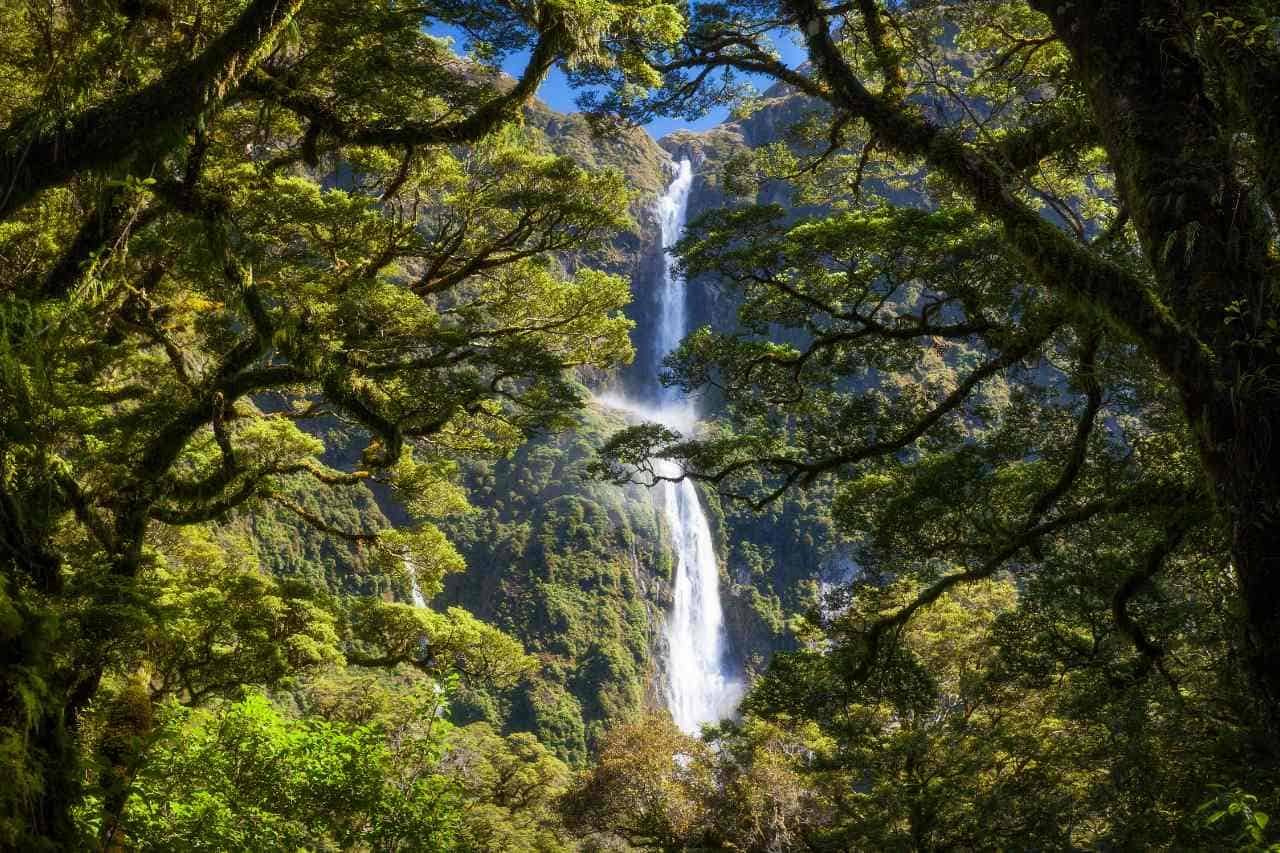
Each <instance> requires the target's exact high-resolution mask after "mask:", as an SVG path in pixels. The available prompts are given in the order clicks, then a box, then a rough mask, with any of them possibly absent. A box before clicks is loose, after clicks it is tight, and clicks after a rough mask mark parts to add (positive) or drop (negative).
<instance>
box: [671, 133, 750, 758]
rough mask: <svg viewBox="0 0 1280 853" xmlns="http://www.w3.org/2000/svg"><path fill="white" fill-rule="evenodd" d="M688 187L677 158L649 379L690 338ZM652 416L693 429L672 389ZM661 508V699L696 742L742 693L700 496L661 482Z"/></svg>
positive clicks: (687, 170)
mask: <svg viewBox="0 0 1280 853" xmlns="http://www.w3.org/2000/svg"><path fill="white" fill-rule="evenodd" d="M692 185H693V164H692V163H690V162H689V160H688V158H682V159H681V160H680V161H679V163H678V164H677V167H676V174H675V177H674V179H673V180H672V182H671V185H670V186H669V187H668V188H667V192H666V194H665V195H663V196H662V198H661V199H659V200H658V222H659V224H660V226H661V229H662V249H663V257H664V260H663V268H662V272H663V275H662V281H660V282H659V284H658V288H657V297H658V306H657V307H658V312H657V317H658V323H657V329H656V333H655V334H654V340H653V348H652V357H653V362H652V363H653V368H654V373H655V374H658V373H660V372H661V369H662V360H663V358H664V357H665V356H666V355H667V353H669V352H670V351H671V350H673V349H674V348H675V347H676V345H678V344H679V343H680V341H681V339H682V338H684V336H685V334H686V333H687V332H688V318H687V316H686V310H685V293H684V281H683V279H682V278H681V277H680V276H679V275H678V273H677V271H676V269H675V264H674V259H673V258H672V257H671V254H670V251H669V250H670V249H671V247H672V246H674V245H675V243H676V241H678V240H679V239H680V236H681V232H682V231H683V230H684V224H685V214H686V212H687V210H688V206H689V190H690V188H691V187H692ZM651 416H652V417H653V419H654V420H657V421H659V422H662V423H665V424H666V425H668V426H670V427H673V428H678V429H681V430H682V431H689V430H690V429H691V428H692V425H693V422H694V417H693V407H692V405H691V404H690V402H689V401H688V400H686V399H685V398H684V397H683V395H682V394H681V393H680V389H678V388H662V389H661V390H660V391H659V392H658V410H657V411H656V412H654V413H651ZM657 470H658V473H659V474H662V475H664V476H668V477H670V476H674V475H677V474H678V473H679V469H678V468H676V467H675V466H674V465H672V464H671V463H660V465H659V467H658V468H657ZM662 504H663V512H664V514H665V516H666V521H667V526H668V528H669V529H670V530H671V538H672V543H673V545H674V546H675V558H676V571H675V590H674V592H675V595H674V604H673V607H672V610H671V614H670V616H669V618H668V620H667V630H666V637H665V640H666V667H665V670H666V671H665V683H664V685H663V695H664V698H665V699H666V702H667V707H668V708H669V709H670V711H671V716H672V717H673V718H674V719H675V722H676V725H678V726H679V727H680V728H681V729H683V730H684V731H686V732H689V733H691V734H696V733H697V732H698V730H699V729H700V727H701V726H702V724H703V723H713V722H718V721H719V720H721V719H722V718H724V717H727V716H730V715H732V714H733V712H734V711H735V710H736V708H737V705H738V701H739V700H740V699H741V698H742V692H743V686H742V682H741V680H740V679H739V678H738V677H737V675H736V674H735V673H734V668H733V666H732V663H731V661H729V660H728V657H727V651H728V643H727V641H726V636H725V629H724V611H723V610H722V609H721V606H720V568H719V563H718V561H717V559H716V551H715V546H714V544H713V540H712V538H711V526H710V524H708V523H707V515H706V512H705V511H704V510H703V508H702V504H701V502H700V501H699V500H698V492H697V490H696V489H695V488H694V486H693V483H692V482H690V481H688V480H681V481H680V482H678V483H671V482H666V483H663V484H662Z"/></svg>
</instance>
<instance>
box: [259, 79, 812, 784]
mask: <svg viewBox="0 0 1280 853" xmlns="http://www.w3.org/2000/svg"><path fill="white" fill-rule="evenodd" d="M797 101H798V99H796V98H794V97H792V96H790V95H789V94H788V93H786V92H785V91H783V90H778V91H774V92H772V93H771V96H770V98H769V99H767V101H766V103H765V105H764V106H763V108H762V109H760V110H758V111H756V112H755V113H754V114H753V115H752V116H750V117H749V118H746V119H744V120H742V121H735V122H730V123H727V124H724V125H721V126H719V127H716V128H713V129H711V130H708V131H705V132H701V133H692V132H680V133H675V134H672V135H670V136H668V137H667V138H665V139H663V140H661V141H654V140H653V139H652V138H651V137H650V136H649V135H648V134H646V133H645V132H644V131H642V130H639V129H637V130H634V131H632V132H630V133H627V134H623V135H621V136H617V137H613V138H607V139H601V138H597V137H594V136H592V134H591V131H590V128H589V126H588V124H587V122H586V121H585V120H584V119H583V118H582V117H580V116H574V115H563V114H560V113H557V112H555V111H553V110H551V109H549V108H547V107H546V106H545V105H542V104H534V105H533V106H531V107H530V108H529V109H528V110H527V111H526V114H525V125H526V129H527V130H528V132H529V134H530V137H531V144H537V145H545V146H546V147H547V148H548V149H550V150H552V151H554V152H556V153H560V154H565V155H568V156H571V157H573V158H574V159H575V160H577V161H578V162H579V163H581V164H582V165H583V166H585V167H587V168H593V169H598V168H610V167H611V168H617V169H619V170H621V171H622V172H623V174H624V175H625V176H626V178H627V182H628V184H629V186H630V187H631V188H632V189H633V191H634V193H635V197H634V201H633V204H632V208H631V214H632V218H633V220H634V226H633V227H632V228H630V229H629V230H627V231H626V232H624V233H622V234H620V235H619V236H618V237H617V238H616V239H615V240H614V241H613V242H612V243H611V245H609V246H608V247H607V248H606V249H605V250H604V251H602V252H599V253H597V254H596V255H594V256H592V257H576V258H564V259H562V261H563V263H564V264H565V265H566V266H568V267H572V266H575V265H578V264H586V263H589V264H592V265H594V266H596V267H599V268H604V269H607V270H609V271H611V272H616V273H621V274H625V275H627V276H629V277H630V279H631V281H632V292H633V301H632V306H631V308H630V309H629V311H628V313H629V314H630V316H631V318H632V319H633V320H634V321H635V323H636V329H635V331H634V333H633V339H634V340H635V342H636V345H637V349H638V350H639V351H644V350H645V341H647V340H649V339H650V338H651V337H652V336H653V330H654V322H655V317H656V310H655V309H656V305H657V302H656V298H655V295H654V289H655V288H654V286H655V284H656V283H657V282H658V281H659V280H660V277H661V273H662V261H663V258H662V250H661V244H660V240H661V237H660V229H659V226H658V223H657V220H656V216H655V201H656V199H657V197H658V196H659V195H661V194H662V193H663V192H664V191H665V190H666V188H667V186H668V184H669V183H670V181H671V178H672V172H673V170H672V164H673V161H674V160H678V159H679V158H681V157H689V158H690V159H691V160H692V161H693V163H694V164H695V169H696V177H695V183H694V186H693V189H692V193H691V197H690V207H689V218H690V220H693V219H695V218H696V217H697V216H699V215H700V214H702V213H704V212H706V211H708V210H711V209H713V208H716V207H719V206H721V205H724V204H731V203H737V202H741V201H743V199H739V198H737V197H735V196H734V195H733V194H732V193H730V192H729V191H728V190H727V188H726V185H725V182H724V179H723V172H724V169H725V167H726V166H727V165H729V164H730V163H731V161H732V160H733V158H735V157H738V156H740V155H742V154H744V153H745V152H747V151H749V150H750V149H751V148H753V147H757V146H760V145H766V144H769V143H771V142H774V141H777V140H778V139H779V138H781V135H782V133H783V130H784V128H785V127H786V126H787V125H788V124H789V123H790V121H791V120H793V118H794V117H795V115H796V111H797V110H798V109H801V108H802V105H800V106H798V105H797ZM786 196H787V193H786V188H785V187H778V186H766V187H763V188H762V189H761V191H760V194H759V195H758V196H757V198H755V199H750V200H760V201H778V202H782V203H785V200H786ZM687 294H688V295H687V298H688V305H689V316H690V321H691V325H692V326H694V327H696V326H698V325H701V324H706V323H709V324H712V325H714V326H717V327H720V328H725V327H727V326H729V325H730V324H731V323H732V322H733V319H734V315H735V312H736V309H737V305H736V303H735V302H734V301H733V299H732V297H731V295H730V294H728V293H727V292H724V291H722V290H720V289H719V288H718V287H716V285H715V283H714V282H707V281H695V282H691V283H690V284H689V286H688V290H687ZM584 379H585V380H586V381H588V382H590V383H592V384H595V385H597V386H598V387H601V388H602V387H606V386H612V387H614V388H620V389H621V390H623V391H624V392H630V393H631V394H632V395H633V396H636V397H643V396H645V395H644V392H645V391H646V390H648V389H651V388H652V387H653V382H654V377H653V376H652V370H651V367H650V366H649V365H647V364H637V365H633V366H632V367H631V368H629V369H624V370H622V371H620V373H619V375H618V376H615V377H584ZM709 405H710V406H712V407H714V401H709ZM621 426H622V423H621V422H620V421H618V420H617V419H616V417H615V416H613V415H610V414H609V413H608V412H606V411H604V410H602V409H593V410H592V411H590V412H588V413H587V415H586V417H585V419H584V421H583V424H582V426H581V428H580V429H579V430H577V431H576V432H575V433H572V434H566V435H559V436H547V437H544V438H540V439H538V440H535V441H533V442H530V443H529V444H527V445H526V446H525V447H523V448H521V449H520V450H519V451H518V452H517V453H516V454H514V455H513V456H512V457H511V458H509V459H504V460H500V461H497V462H493V463H487V464H486V463H473V464H470V465H469V466H467V468H466V470H465V472H464V479H465V481H466V485H467V487H468V489H469V492H470V497H471V501H472V503H473V504H474V505H475V507H476V512H475V513H473V514H472V515H470V516H468V517H466V518H465V519H462V520H458V521H455V522H451V523H450V524H449V525H448V526H447V527H448V529H447V532H448V533H449V534H450V536H451V538H452V539H453V540H454V541H455V542H456V543H457V545H458V547H459V549H460V551H461V552H462V553H463V556H464V557H465V559H466V562H467V566H468V569H467V571H466V573H465V574H462V575H458V576H454V577H451V578H449V579H448V582H447V586H446V589H445V592H444V593H443V594H442V600H441V601H437V602H433V604H436V605H441V604H459V605H462V606H464V607H466V608H468V609H469V610H471V611H473V612H474V613H476V614H477V615H478V616H479V617H481V618H483V619H485V620H487V621H490V622H492V623H494V624H496V625H497V626H498V627H500V628H502V629H504V630H506V631H508V632H510V633H512V634H513V635H515V636H517V637H519V638H520V639H521V640H522V641H523V642H524V643H525V645H526V647H527V648H528V649H529V651H530V652H531V653H533V654H535V655H537V656H538V658H539V659H540V660H541V661H542V664H543V667H542V670H541V672H540V673H538V674H537V675H536V676H534V677H531V678H530V679H528V680H527V681H526V682H525V683H523V684H521V685H519V686H517V687H516V688H514V689H512V690H508V691H503V692H501V693H491V692H486V691H483V690H465V689H464V690H463V691H462V693H461V695H460V696H459V697H458V700H457V702H456V704H455V709H454V712H455V715H456V716H457V717H458V718H459V720H460V721H465V720H474V719H488V720H490V721H492V722H493V723H495V724H496V725H498V726H501V727H503V728H504V729H506V730H509V731H510V730H524V731H532V732H534V733H535V734H536V735H537V736H538V737H539V738H540V739H541V740H542V741H543V742H544V743H546V744H548V745H549V746H551V747H552V748H554V749H555V750H556V751H557V752H558V753H559V754H560V755H561V756H562V757H563V758H565V759H567V760H570V761H572V762H582V761H585V760H586V759H587V756H588V750H589V748H590V746H591V744H592V742H593V740H594V738H595V737H596V736H597V735H598V734H599V733H600V732H601V731H602V730H603V728H604V727H605V726H607V725H608V724H610V723H611V722H613V721H615V720H618V719H621V718H624V717H626V716H628V715H629V714H630V713H632V712H633V711H634V710H635V709H636V708H637V707H638V706H641V705H655V704H658V703H659V702H660V698H659V697H660V694H659V693H658V692H657V691H656V690H655V685H656V684H657V679H658V677H659V670H658V662H657V658H658V654H659V651H660V642H661V641H660V638H661V636H662V625H663V619H664V614H665V613H666V612H667V610H669V608H670V606H671V580H672V577H671V576H672V572H673V565H672V559H671V549H670V547H668V544H667V532H666V531H665V530H664V529H663V521H662V514H661V513H659V512H657V511H656V509H655V506H654V502H653V500H652V496H651V495H650V494H649V493H647V492H646V491H645V490H643V489H639V488H630V489H621V488H617V487H614V486H609V485H605V484H602V483H598V482H592V481H591V480H590V478H589V477H588V475H587V473H586V465H587V463H588V462H589V461H590V460H591V458H592V457H593V454H594V452H595V450H596V448H598V447H599V446H600V444H601V443H602V442H603V441H604V440H605V438H607V437H608V435H610V434H611V433H612V432H613V431H615V430H616V429H618V428H620V427H621ZM354 446H355V444H353V447H354ZM334 461H335V463H336V464H339V465H341V463H342V460H338V459H335V460H334ZM305 497H306V496H305V495H304V496H295V498H297V499H299V500H303V499H304V498H305ZM325 500H326V501H327V503H326V504H325V505H324V506H319V507H316V508H315V511H316V512H317V514H321V515H323V516H324V517H326V518H329V517H332V518H335V519H337V518H341V519H342V520H343V522H344V524H343V526H347V527H351V528H353V529H358V528H361V527H366V526H368V527H370V528H372V527H377V526H381V525H382V524H385V523H386V519H390V520H391V522H392V523H393V524H394V523H403V522H404V521H405V520H406V518H405V515H404V512H403V510H402V509H401V508H399V507H397V506H396V505H394V503H393V502H392V500H391V498H390V496H389V495H387V494H383V493H372V494H371V493H369V492H368V491H367V490H366V489H365V488H364V487H363V486H360V487H355V488H354V489H353V490H352V493H351V494H346V493H344V494H342V495H339V494H336V493H335V494H332V495H328V496H327V497H326V498H325ZM806 500H810V501H811V502H810V503H799V502H797V500H796V499H788V500H787V501H784V502H782V503H781V504H779V505H778V506H777V507H774V508H772V509H771V510H770V512H769V513H767V514H766V515H763V516H760V515H756V514H754V513H750V512H747V511H745V510H744V509H743V508H741V507H735V506H731V505H725V506H722V505H721V503H720V502H719V500H718V499H717V498H716V496H715V495H714V494H712V493H706V492H704V493H703V501H704V503H705V505H706V506H707V508H708V510H709V514H710V516H711V518H712V522H713V527H714V529H715V531H716V536H717V538H718V550H719V553H720V554H721V556H722V591H723V596H724V609H725V617H726V623H727V628H728V630H729V632H730V636H731V641H732V645H733V648H734V654H735V656H736V657H737V658H738V659H739V660H741V661H743V663H744V664H745V665H746V667H747V669H748V670H749V671H750V670H758V669H759V668H761V667H762V666H763V665H764V664H765V663H766V662H767V660H768V657H769V655H770V654H771V653H772V652H773V651H774V650H776V649H778V648H782V647H785V646H786V645H787V644H788V643H789V634H788V631H787V627H786V625H787V621H788V619H790V618H791V617H793V616H794V615H796V614H798V613H800V612H803V611H804V610H806V609H807V608H809V607H811V606H813V604H814V603H815V602H816V590H817V584H816V582H815V578H816V577H817V575H818V573H819V572H820V570H821V567H822V565H823V564H824V560H828V559H829V556H830V555H829V553H828V552H829V550H830V548H829V546H828V545H827V542H829V540H830V537H829V536H828V535H827V528H826V522H825V521H824V520H823V519H822V518H821V516H820V514H819V512H818V509H817V508H818V507H820V506H822V505H824V504H823V503H822V502H820V501H812V496H809V497H808V498H806ZM239 523H241V524H249V525H251V526H252V528H253V529H252V530H251V531H250V532H251V535H252V538H253V539H254V540H255V541H256V544H257V545H258V550H259V552H260V554H261V555H262V558H263V562H264V564H265V565H268V566H271V567H272V568H273V569H274V570H275V571H277V572H279V573H281V574H290V575H299V574H301V575H303V576H305V577H308V578H311V579H313V580H314V581H315V582H318V583H322V584H325V585H327V586H329V587H330V588H331V589H334V590H344V591H358V592H366V593H368V592H372V593H375V594H383V595H387V596H395V597H398V598H400V599H403V600H407V599H408V589H407V588H405V589H399V588H393V587H391V586H388V585H387V583H388V582H387V579H385V578H382V577H380V576H374V575H373V574H371V573H370V572H369V571H368V568H367V567H366V566H365V565H364V563H363V561H362V559H361V555H360V554H359V553H358V551H357V550H350V552H348V551H347V550H343V549H341V548H338V549H335V548H334V547H333V546H332V545H331V544H329V543H327V540H323V539H322V538H320V537H317V536H316V535H315V534H314V533H312V532H311V531H310V530H309V529H307V528H304V527H300V526H299V525H297V524H296V523H294V522H293V521H291V520H290V519H279V518H276V517H274V516H261V517H256V518H253V519H244V520H242V521H241V522H239Z"/></svg>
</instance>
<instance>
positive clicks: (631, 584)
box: [444, 409, 669, 765]
mask: <svg viewBox="0 0 1280 853" xmlns="http://www.w3.org/2000/svg"><path fill="white" fill-rule="evenodd" d="M615 423H616V422H615V421H613V420H612V419H611V418H610V417H609V416H608V415H606V414H605V413H603V412H601V411H600V410H596V409H593V410H591V411H589V412H588V413H587V414H586V415H585V416H584V418H583V421H582V422H581V423H580V425H579V426H578V428H577V429H576V430H575V431H574V433H573V434H572V435H565V436H560V437H554V438H548V439H544V440H540V441H535V442H531V443H529V444H527V445H525V446H523V447H521V448H520V449H519V450H518V451H517V452H516V453H514V454H513V455H512V456H511V457H509V458H507V459H503V460H499V461H497V462H494V463H491V464H485V465H472V466H470V469H469V470H468V472H467V474H466V481H467V483H468V486H469V498H470V500H471V502H472V503H473V504H474V505H475V506H477V508H478V509H477V511H476V512H475V513H472V514H471V515H468V516H464V517H459V518H458V519H457V520H454V521H451V522H448V523H447V524H446V525H445V527H446V529H447V530H448V531H449V533H450V535H451V537H452V538H453V539H454V540H455V541H456V542H457V543H458V545H459V548H460V549H461V551H462V553H463V554H464V555H465V557H466V561H467V565H468V571H467V573H466V574H465V575H461V576H458V577H456V578H454V579H450V580H449V582H448V583H447V584H446V590H445V596H444V597H445V600H447V601H450V602H457V603H459V604H461V605H463V606H465V607H466V608H467V609H468V610H470V611H472V612H473V613H476V614H477V615H478V616H479V617H480V618H482V619H485V620H487V621H491V622H493V624H495V625H496V626H498V627H499V628H501V629H502V630H504V631H506V632H508V633H510V634H512V635H513V636H515V637H518V638H520V639H521V640H522V641H523V642H524V644H525V645H526V647H527V648H528V650H529V652H530V653H531V654H533V655H535V656H536V657H537V658H538V660H539V662H540V666H539V668H538V671H537V672H536V673H535V674H533V675H532V676H531V677H530V678H529V679H528V680H527V681H525V682H524V683H522V684H521V685H519V686H518V687H517V688H516V689H515V690H514V691H508V692H506V693H504V694H502V695H501V696H499V697H493V696H490V697H487V698H485V697H477V700H476V701H477V703H478V704H477V708H476V711H477V713H481V714H482V718H485V719H488V720H489V721H490V722H492V723H494V724H496V725H499V726H504V727H506V729H507V730H515V731H531V732H533V733H534V734H536V735H537V737H538V739H539V740H540V741H541V742H542V743H544V744H546V745H547V746H549V747H551V748H552V749H554V750H555V751H556V754H557V755H559V756H560V757H561V758H562V759H564V760H566V761H569V762H571V763H574V764H579V765H580V764H583V763H585V762H586V760H587V758H588V746H589V745H590V744H591V743H593V742H594V740H595V738H596V737H597V736H598V734H599V732H600V731H601V730H602V727H603V725H604V724H605V723H606V722H609V721H615V720H618V719H622V718H624V717H625V716H627V715H628V714H630V713H631V712H632V711H633V710H634V709H635V708H637V707H639V706H640V705H641V704H642V703H643V702H644V701H645V696H646V688H647V685H648V684H649V682H650V680H651V678H652V677H653V675H652V673H653V670H652V652H651V638H650V625H651V624H652V623H651V619H652V612H653V610H654V609H655V608H656V607H657V606H659V604H660V599H659V594H658V590H657V589H656V588H654V587H652V586H650V584H651V583H652V582H650V581H648V578H651V577H653V576H654V575H655V573H660V571H661V569H660V566H661V565H662V560H663V559H664V558H666V559H669V558H667V557H665V549H664V548H663V545H662V540H661V538H660V535H659V532H658V519H657V514H656V511H655V509H654V506H653V502H652V499H651V497H650V496H649V494H648V493H647V492H646V491H645V490H642V489H636V488H631V489H618V488H616V487H611V486H606V485H603V484H600V483H597V482H592V481H591V480H590V479H589V478H588V477H587V476H586V473H587V467H588V464H589V463H590V461H591V460H592V459H593V458H594V457H595V452H596V448H597V447H598V446H599V444H600V442H602V441H603V436H604V434H605V432H606V431H607V430H608V429H610V428H611V426H612V425H613V424H615ZM495 699H496V700H498V701H495ZM481 707H483V708H486V709H488V710H486V711H483V712H480V708H481Z"/></svg>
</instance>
